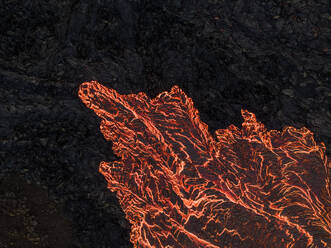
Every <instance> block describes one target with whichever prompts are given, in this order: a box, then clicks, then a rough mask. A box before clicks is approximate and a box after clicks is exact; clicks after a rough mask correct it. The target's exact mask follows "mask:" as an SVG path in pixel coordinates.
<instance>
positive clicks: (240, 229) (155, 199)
mask: <svg viewBox="0 0 331 248" xmlns="http://www.w3.org/2000/svg"><path fill="white" fill-rule="evenodd" d="M79 97H80V98H81V100H82V101H83V102H84V104H85V105H86V106H87V107H88V108H90V109H92V110H94V111H95V113H96V114H97V115H98V116H99V117H101V118H102V122H101V125H100V129H101V132H102V133H103V135H104V137H105V138H106V139H107V140H109V141H112V143H113V150H114V153H115V154H116V155H118V156H119V157H120V158H121V160H120V161H115V162H101V164H100V168H99V170H100V172H101V173H102V174H103V175H104V176H105V178H106V179H107V181H108V187H109V189H110V190H111V191H113V192H117V197H118V199H119V202H120V204H121V206H122V208H123V210H124V212H125V213H126V218H127V219H128V220H129V221H130V223H131V224H132V230H131V242H132V243H133V244H134V246H135V247H176V248H177V247H183V248H187V247H192V248H194V247H209V248H211V247H213V248H216V247H224V248H225V247H277V248H279V247H297V248H302V247H327V246H328V245H330V244H331V228H330V226H331V213H330V212H331V193H330V167H331V166H330V163H329V162H328V160H327V157H326V154H325V145H324V144H323V143H321V144H316V142H315V141H314V137H313V133H312V132H310V131H309V130H308V129H306V128H300V129H296V128H294V127H285V128H284V129H283V131H281V132H279V131H275V130H272V131H267V130H266V128H265V127H264V125H263V124H261V123H260V122H258V121H257V120H256V118H255V115H254V114H253V113H250V112H248V111H246V110H242V112H241V114H242V116H243V118H244V122H243V124H242V128H241V129H239V128H237V127H236V126H234V125H230V126H229V127H228V128H227V129H219V130H217V131H216V139H215V138H214V137H213V136H212V135H211V134H210V133H209V132H208V127H207V125H206V124H205V123H203V122H202V121H201V120H200V118H199V114H198V111H197V110H196V109H195V108H194V106H193V102H192V99H190V98H188V97H187V96H186V94H185V93H184V92H183V91H182V90H181V89H179V88H178V87H177V86H174V87H172V89H171V91H170V92H163V93H161V94H159V95H158V96H157V97H156V98H154V99H150V98H149V97H148V96H146V94H144V93H138V94H131V95H120V94H118V93H117V92H116V91H115V90H113V89H108V88H106V87H104V86H102V85H100V84H99V83H97V82H95V81H92V82H85V83H83V84H82V85H81V86H80V89H79Z"/></svg>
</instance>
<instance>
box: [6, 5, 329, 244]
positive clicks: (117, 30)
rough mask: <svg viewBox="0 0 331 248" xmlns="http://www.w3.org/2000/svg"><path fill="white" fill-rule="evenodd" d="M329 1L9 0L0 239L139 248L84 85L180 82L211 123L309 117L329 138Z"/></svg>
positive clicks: (291, 121) (152, 89) (154, 87)
mask: <svg viewBox="0 0 331 248" xmlns="http://www.w3.org/2000/svg"><path fill="white" fill-rule="evenodd" d="M330 13H331V6H330V1H329V0H315V1H312V0H301V1H300V0H291V1H290V0H287V1H280V0H266V1H264V0H256V1H254V0H250V1H244V0H236V1H233V0H219V1H217V0H213V1H207V0H205V1H196V0H192V1H184V0H182V1H180V0H177V1H175V0H173V1H170V0H169V1H167V0H141V1H139V0H132V1H128V0H117V1H115V0H109V1H107V0H104V1H103V0H96V1H87V0H81V1H77V0H75V1H73V0H62V1H61V0H58V1H55V0H54V1H30V0H27V1H21V0H17V1H15V0H14V1H8V0H7V1H0V101H1V104H0V116H1V122H0V146H1V149H0V162H1V167H0V248H11V247H13V248H30V247H33V248H39V247H50V248H53V247H54V248H55V247H77V248H78V247H82V248H106V247H107V248H112V247H115V248H116V247H122V248H124V247H132V245H131V243H130V242H129V231H130V225H129V223H128V222H127V221H126V219H125V218H124V214H123V212H122V210H121V208H120V206H119V204H118V201H117V199H116V197H115V194H114V193H111V192H110V191H109V190H108V189H107V188H106V181H105V180H104V178H103V177H102V175H101V174H99V172H98V165H99V162H100V161H102V160H105V161H112V160H115V159H117V158H116V157H115V156H114V155H113V153H112V150H111V143H109V142H106V140H105V139H104V138H103V136H102V134H101V133H100V131H99V122H100V120H99V119H98V118H97V117H96V116H95V114H94V113H92V111H90V110H89V109H87V108H86V107H85V106H84V105H83V104H82V103H81V101H80V99H79V98H78V96H77V90H78V86H79V85H80V84H81V83H82V82H84V81H90V80H97V81H99V82H100V83H103V84H104V85H106V86H107V87H109V88H114V89H116V90H117V91H118V92H119V93H121V94H130V93H138V92H140V91H143V92H145V93H146V94H147V95H148V96H150V97H155V96H156V95H157V94H159V93H161V92H162V91H165V90H167V91H168V90H170V88H171V87H172V86H173V85H174V84H177V85H179V87H180V88H182V89H183V90H184V91H185V92H186V93H187V95H189V96H190V97H191V98H192V99H193V101H194V104H195V107H196V108H197V109H198V110H199V112H200V116H201V119H202V120H203V121H204V122H205V123H207V124H208V126H209V130H210V132H212V133H214V131H215V130H216V129H219V128H226V127H227V126H229V125H230V124H234V125H236V126H238V127H240V126H241V123H242V118H241V114H240V109H241V108H244V109H248V110H249V111H251V112H253V113H255V114H256V115H257V118H258V120H259V121H261V122H262V123H264V124H265V125H266V127H267V128H268V129H276V130H281V129H282V128H284V127H285V126H287V125H291V126H294V127H296V128H300V127H303V126H305V127H307V128H308V129H309V130H311V131H312V132H314V135H315V139H316V141H317V142H321V141H323V142H324V143H325V145H326V147H327V154H328V157H330V142H331V120H330V117H331V111H330V100H331V90H330V85H331V45H330V43H331V29H330V27H331V15H330Z"/></svg>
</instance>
